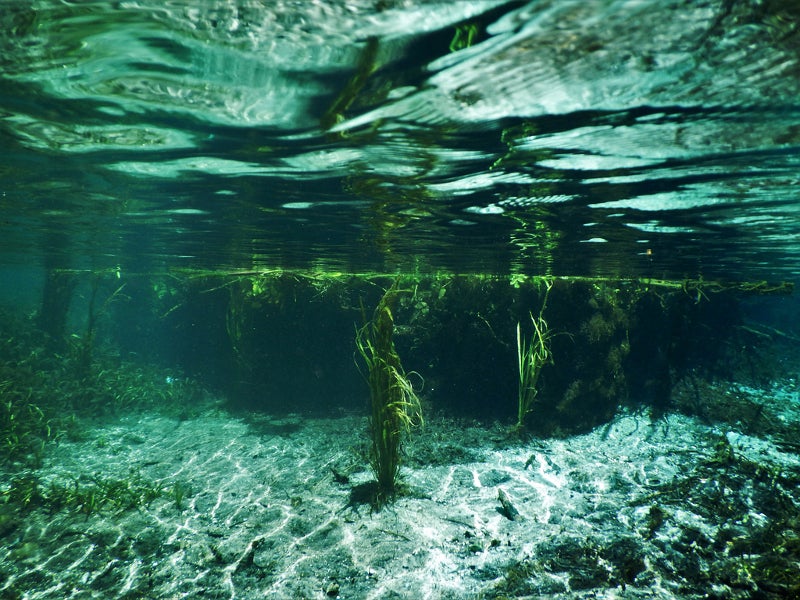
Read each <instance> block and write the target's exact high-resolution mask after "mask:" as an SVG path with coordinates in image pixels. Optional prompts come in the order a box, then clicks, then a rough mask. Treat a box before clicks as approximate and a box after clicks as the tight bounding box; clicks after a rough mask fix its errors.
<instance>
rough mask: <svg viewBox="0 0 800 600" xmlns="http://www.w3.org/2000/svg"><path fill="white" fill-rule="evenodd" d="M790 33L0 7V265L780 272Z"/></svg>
mask: <svg viewBox="0 0 800 600" xmlns="http://www.w3.org/2000/svg"><path fill="white" fill-rule="evenodd" d="M799 17H800V2H795V1H780V2H778V1H767V0H697V1H693V2H682V1H663V0H627V1H626V0H591V1H571V0H558V1H544V0H535V1H531V2H524V1H523V2H520V1H502V0H472V1H458V0H448V1H447V2H442V1H435V0H355V1H347V2H345V1H343V0H327V1H324V2H289V1H280V0H271V1H269V2H261V1H258V2H257V1H251V0H238V1H227V2H222V1H219V2H182V1H164V0H159V1H152V0H139V1H120V2H107V1H106V2H85V1H67V0H37V1H33V2H15V1H14V2H4V3H3V8H2V11H0V31H2V32H3V33H2V34H1V35H0V175H1V176H0V209H1V211H2V212H1V213H0V214H1V215H2V220H1V221H0V228H1V229H2V235H0V264H2V265H3V267H4V269H5V273H6V274H7V275H8V274H12V276H13V277H16V276H17V275H18V273H17V274H15V273H16V272H15V271H13V269H15V268H18V267H19V266H22V265H24V266H30V265H37V266H43V267H48V268H53V267H56V268H75V269H92V270H98V269H119V270H120V271H122V272H126V271H127V272H132V271H138V272H150V271H159V270H165V269H167V270H168V269H172V268H189V269H213V270H217V271H219V270H225V269H241V268H244V269H254V268H255V269H258V268H273V267H286V268H314V269H316V268H322V269H326V270H342V271H353V272H363V271H372V270H377V271H388V272H392V271H396V270H403V271H409V270H414V271H425V270H437V269H447V270H453V271H458V272H465V271H469V272H488V273H495V274H505V273H512V274H513V273H527V274H553V275H590V276H634V277H635V276H643V277H658V278H685V277H694V278H698V277H703V278H707V279H712V278H730V279H736V280H755V279H769V280H794V279H796V278H797V272H798V271H797V263H798V260H797V259H798V227H797V213H798V206H800V204H798V202H797V195H798V189H799V188H798V182H799V181H800V176H799V175H798V173H799V172H800V170H799V169H798V167H800V153H798V149H800V93H798V92H800V61H799V59H800V57H799V56H798V53H799V52H800V30H799V28H800V25H798V23H800V20H799V19H798V18H799ZM9 269H12V270H9Z"/></svg>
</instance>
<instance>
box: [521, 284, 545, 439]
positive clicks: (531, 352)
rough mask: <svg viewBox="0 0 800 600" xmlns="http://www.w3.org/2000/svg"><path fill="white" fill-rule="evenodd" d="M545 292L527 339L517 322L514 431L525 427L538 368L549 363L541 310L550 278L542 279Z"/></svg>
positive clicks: (536, 389)
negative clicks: (516, 385)
mask: <svg viewBox="0 0 800 600" xmlns="http://www.w3.org/2000/svg"><path fill="white" fill-rule="evenodd" d="M544 286H545V294H544V300H543V301H542V307H541V309H540V310H539V315H538V316H536V317H534V316H533V315H532V314H531V315H530V318H531V324H532V326H533V332H532V335H531V337H530V338H529V339H525V337H524V336H523V334H522V326H521V325H520V323H517V374H518V391H517V422H516V424H515V425H514V431H515V432H516V433H521V432H522V431H524V430H525V427H526V420H527V418H528V415H529V414H531V412H533V405H534V403H535V401H536V397H537V395H538V393H539V390H538V388H537V385H538V383H539V375H541V372H542V368H543V367H544V366H545V365H546V364H548V363H552V362H553V357H552V353H551V352H550V337H551V333H550V330H549V328H548V325H547V321H545V319H544V316H543V315H544V309H545V308H546V306H547V297H548V295H549V293H550V289H551V288H552V287H553V282H552V280H545V281H544Z"/></svg>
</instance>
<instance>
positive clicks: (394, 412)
mask: <svg viewBox="0 0 800 600" xmlns="http://www.w3.org/2000/svg"><path fill="white" fill-rule="evenodd" d="M396 294H397V290H396V286H392V287H391V288H390V289H389V290H388V291H387V292H386V293H385V294H384V296H383V297H382V298H381V300H380V302H379V303H378V306H377V307H376V308H375V312H374V314H373V316H372V320H371V321H369V322H368V323H366V324H365V325H364V326H363V327H362V328H361V329H359V330H358V331H357V334H356V347H357V349H358V352H359V354H360V356H361V358H362V360H363V362H364V365H365V366H366V370H367V373H366V376H365V378H366V380H367V383H368V384H369V390H370V408H371V413H370V438H371V453H370V466H371V467H372V470H373V472H374V474H375V478H376V480H377V486H378V494H379V496H381V497H382V498H388V497H390V496H392V495H393V494H394V493H395V492H396V490H397V478H398V473H399V469H400V447H401V444H402V436H403V434H405V433H408V431H409V430H410V429H411V428H412V427H413V426H415V425H418V424H421V423H422V408H421V405H420V400H419V397H418V396H417V394H416V392H415V391H414V387H413V385H412V384H411V381H410V380H409V379H408V376H407V374H406V373H405V372H404V371H403V367H402V364H401V362H400V357H399V355H398V354H397V351H396V350H395V347H394V343H393V341H392V335H393V332H394V319H393V317H392V311H391V304H392V303H393V301H394V299H395V297H396Z"/></svg>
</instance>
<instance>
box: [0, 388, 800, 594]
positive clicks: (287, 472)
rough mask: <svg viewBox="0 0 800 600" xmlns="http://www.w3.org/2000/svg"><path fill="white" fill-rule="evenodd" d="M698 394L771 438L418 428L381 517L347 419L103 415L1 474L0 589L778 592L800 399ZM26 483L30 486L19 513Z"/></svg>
mask: <svg viewBox="0 0 800 600" xmlns="http://www.w3.org/2000/svg"><path fill="white" fill-rule="evenodd" d="M714 393H715V394H716V395H717V396H718V397H719V398H728V399H730V398H738V399H739V401H741V402H754V403H757V404H758V405H760V406H762V407H763V414H764V418H775V419H779V420H780V421H781V422H782V423H784V424H785V425H786V427H787V429H785V431H786V432H787V433H786V435H784V436H769V435H766V436H754V435H750V434H748V433H746V429H747V427H746V424H739V426H736V424H729V425H727V426H718V425H717V426H714V425H708V424H705V423H703V422H702V421H701V420H700V419H698V418H697V417H694V416H688V415H685V414H679V413H675V414H669V415H666V416H664V417H662V418H659V419H657V420H654V419H652V418H650V417H649V416H647V415H645V414H633V413H630V412H627V411H621V412H620V413H619V414H618V415H617V416H616V417H615V418H614V419H613V421H611V422H610V423H608V424H607V426H605V427H602V428H596V429H595V430H593V431H591V432H589V433H586V434H582V435H577V436H573V437H569V438H565V439H558V438H550V439H519V438H517V437H513V436H510V435H509V428H508V427H507V426H506V425H500V424H495V425H487V424H481V423H470V422H462V421H457V420H453V419H450V418H444V417H441V418H437V417H432V418H430V419H429V420H428V422H427V424H426V425H425V426H424V428H422V429H419V430H417V431H416V432H415V434H414V435H413V436H412V437H411V438H410V439H409V440H408V442H407V445H406V454H405V456H404V460H403V467H402V471H401V481H402V482H403V485H402V486H401V489H400V492H399V493H398V495H397V497H396V498H395V499H394V501H393V502H390V503H387V504H385V505H383V506H380V507H378V506H374V505H372V504H371V503H370V502H369V495H368V494H366V493H365V492H364V490H365V489H366V488H368V487H369V484H370V482H371V481H372V479H373V475H372V473H371V472H370V471H369V469H368V468H367V466H366V464H367V463H366V462H365V461H364V458H363V457H364V452H365V445H366V443H367V442H366V440H367V438H366V437H365V432H366V431H367V420H366V417H364V416H361V415H352V414H342V415H339V416H337V417H335V418H307V417H304V416H302V415H284V416H281V417H277V416H276V417H271V416H269V415H264V414H260V415H258V414H238V415H234V414H231V413H230V412H228V411H227V410H224V408H223V407H222V405H220V404H219V403H218V402H217V401H214V400H213V399H208V398H207V399H206V400H205V401H204V405H203V406H202V407H199V406H198V407H195V410H194V413H193V414H192V415H191V416H190V417H188V418H185V417H175V416H169V415H164V414H158V413H155V412H148V411H143V412H133V413H130V414H126V415H124V416H121V417H119V418H114V419H105V420H104V421H102V422H98V423H96V424H95V425H94V426H92V427H91V428H87V430H86V433H85V435H83V436H76V437H77V438H78V439H72V440H68V439H64V440H61V441H60V442H58V444H57V445H51V446H49V448H48V450H47V452H46V453H45V455H44V456H43V458H42V460H41V465H40V466H39V468H38V469H37V470H36V471H35V472H34V471H21V472H11V471H9V469H8V468H6V469H4V471H5V472H4V474H3V483H2V486H1V487H0V494H2V496H0V497H1V498H2V499H3V504H2V505H0V515H1V516H0V525H1V526H0V536H2V548H3V549H2V551H0V582H1V583H0V593H1V594H2V597H3V598H29V599H32V600H33V599H37V598H242V599H249V598H253V599H255V598H326V597H329V598H336V597H339V598H453V599H455V598H459V599H460V598H503V597H509V598H512V597H513V598H538V597H552V598H620V597H623V598H707V597H717V598H752V597H754V595H758V597H762V598H782V597H790V596H791V595H792V594H797V593H798V579H797V577H796V574H797V567H798V562H797V561H798V560H799V559H800V537H798V534H797V529H798V528H797V525H798V523H800V491H799V490H798V483H800V457H799V456H798V454H797V450H798V448H797V445H796V444H792V443H791V441H790V439H791V437H792V436H791V431H794V432H795V433H796V432H797V430H798V427H800V404H799V403H798V400H799V396H800V391H799V390H798V387H797V384H796V382H794V381H791V380H786V381H783V382H780V383H776V384H773V385H772V386H770V387H768V388H765V389H757V388H752V387H742V386H728V387H721V388H715V389H714ZM795 440H796V437H795ZM25 477H35V478H36V479H37V481H38V492H37V493H36V494H35V495H34V497H33V498H32V499H31V501H30V502H28V503H27V504H24V503H22V502H21V501H20V499H19V497H18V494H19V492H20V489H21V488H22V487H23V484H24V478H25ZM115 485H116V487H115ZM65 488H66V489H74V490H76V492H78V491H80V494H79V493H76V494H75V496H76V497H77V496H80V501H79V500H75V499H70V498H67V496H66V495H64V494H61V495H58V493H57V491H58V490H63V489H65ZM89 490H94V491H95V496H96V504H95V505H92V506H89V505H87V503H88V502H89V500H87V497H88V496H90V494H87V493H86V492H87V491H89ZM109 490H111V491H109ZM114 490H115V491H114ZM153 490H155V493H152V492H153ZM129 492H135V493H137V494H139V495H140V496H145V495H146V493H148V492H151V493H150V495H149V496H147V498H140V499H139V500H138V501H137V500H136V499H135V498H133V499H130V498H129V496H130V493H129ZM15 493H16V494H17V496H14V494H15ZM115 494H116V495H115ZM120 497H122V498H123V499H125V498H129V500H130V502H129V504H127V505H126V504H125V502H122V501H119V498H120ZM81 501H82V503H81ZM515 513H517V514H515Z"/></svg>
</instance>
